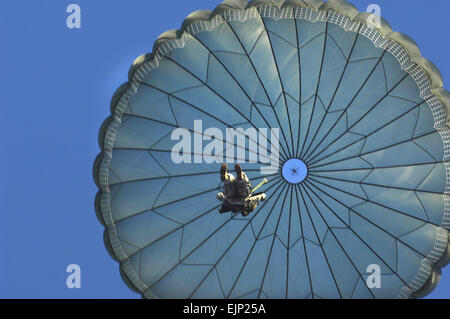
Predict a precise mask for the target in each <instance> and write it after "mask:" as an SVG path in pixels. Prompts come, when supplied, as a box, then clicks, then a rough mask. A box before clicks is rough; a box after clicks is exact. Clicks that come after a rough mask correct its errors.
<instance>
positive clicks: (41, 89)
mask: <svg viewBox="0 0 450 319" xmlns="http://www.w3.org/2000/svg"><path fill="white" fill-rule="evenodd" d="M70 3H76V4H78V5H80V7H81V10H82V11H81V15H82V16H81V18H82V28H81V29H79V30H75V29H68V28H67V27H66V18H67V15H68V14H67V13H66V7H67V6H68V5H69V4H70ZM218 3H219V1H212V0H190V1H181V0H180V1H150V0H127V1H125V0H120V1H119V0H115V1H106V0H104V1H99V0H98V1H92V0H91V1H88V0H71V1H65V0H38V1H36V0H35V1H33V0H26V1H24V0H3V1H1V2H0V43H2V46H1V49H0V67H1V68H0V70H1V73H0V81H1V83H0V87H1V88H2V90H1V91H0V98H1V103H0V105H1V106H0V108H1V110H2V114H1V116H0V134H1V157H0V169H1V182H0V214H1V217H2V222H1V223H0V243H1V244H0V298H139V296H138V295H136V294H135V293H133V292H132V291H131V290H129V289H128V288H127V287H126V286H125V284H124V283H123V282H122V280H121V278H120V276H119V271H118V264H117V263H116V262H115V261H113V260H112V259H111V258H110V257H109V255H108V254H107V252H106V250H105V248H104V246H103V239H102V234H103V227H102V226H101V224H100V223H99V222H98V221H97V219H96V217H95V213H94V208H93V202H94V197H95V194H96V191H97V188H96V186H95V185H94V182H93V180H92V164H93V161H94V159H95V157H96V155H97V154H98V152H99V148H98V143H97V134H98V130H99V127H100V125H101V123H102V122H103V120H104V119H105V118H106V117H107V116H108V114H109V101H110V98H111V96H112V94H113V93H114V91H115V89H116V88H117V87H118V86H119V85H120V84H122V83H123V82H125V81H126V80H127V74H128V69H129V66H130V65H131V63H132V62H133V61H134V59H135V58H136V57H138V56H139V55H141V54H143V53H147V52H150V51H151V50H152V47H153V42H154V40H155V39H156V38H157V37H158V35H159V34H161V33H162V32H164V31H166V30H169V29H176V28H179V27H180V25H181V23H182V21H183V19H184V18H185V17H186V16H187V15H188V14H189V13H191V12H192V11H195V10H199V9H213V8H214V7H215V6H216V5H217V4H218ZM353 3H354V4H355V5H356V6H357V7H358V8H359V9H360V10H364V9H365V8H366V7H367V6H368V5H369V4H370V3H377V4H378V5H380V6H381V9H382V15H383V17H384V18H385V19H387V20H388V21H389V22H390V23H391V25H392V27H393V29H394V30H396V31H399V32H402V33H405V34H407V35H409V36H410V37H412V38H413V39H414V40H415V41H416V42H417V44H418V45H419V48H420V49H421V52H422V55H423V56H425V57H427V58H428V59H430V60H431V61H433V62H434V63H435V64H436V65H437V66H438V67H439V69H440V70H441V72H442V75H443V78H444V86H445V87H446V88H447V89H449V86H448V83H449V79H450V68H449V66H450V62H449V58H448V52H449V50H450V47H449V46H450V41H449V34H448V32H449V31H450V20H448V12H449V10H450V1H447V0H428V1H423V0H417V1H416V0H396V1H392V0H353ZM73 263H75V264H79V265H80V266H81V271H82V274H81V275H82V283H81V284H82V286H81V289H68V288H67V287H66V277H67V275H68V274H67V273H66V271H65V270H66V266H67V265H69V264H73ZM429 297H434V298H450V267H447V268H446V269H444V270H443V274H442V279H441V282H440V284H439V286H438V287H437V289H436V290H435V291H434V292H433V293H432V294H431V295H430V296H429Z"/></svg>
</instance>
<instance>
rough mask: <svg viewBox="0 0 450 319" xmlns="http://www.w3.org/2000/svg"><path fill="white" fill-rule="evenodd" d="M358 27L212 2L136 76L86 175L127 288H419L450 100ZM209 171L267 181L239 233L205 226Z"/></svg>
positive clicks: (288, 292)
mask: <svg viewBox="0 0 450 319" xmlns="http://www.w3.org/2000/svg"><path fill="white" fill-rule="evenodd" d="M366 18H367V16H366V15H365V14H359V13H358V12H357V10H356V9H355V8H354V7H353V6H351V5H350V4H349V3H347V2H345V1H330V2H324V3H322V2H321V1H312V0H311V1H278V2H277V1H253V2H250V3H247V2H246V1H236V0H233V1H226V2H224V3H223V4H221V5H220V6H219V7H217V8H216V10H215V11H214V12H213V13H211V12H207V11H199V12H196V13H193V14H192V15H190V16H189V17H188V18H187V19H186V20H185V22H184V23H183V27H182V29H181V30H178V31H169V32H167V33H165V34H163V35H161V37H160V38H159V39H158V40H157V41H156V43H155V46H154V51H153V53H152V54H148V55H144V56H142V57H140V58H138V59H137V60H136V62H135V64H134V65H133V67H132V69H131V71H130V81H129V82H127V83H126V84H125V85H124V86H122V87H121V88H120V89H119V90H118V91H117V93H116V94H115V96H114V98H113V101H112V116H111V117H110V118H108V119H107V120H106V121H105V123H104V125H103V126H102V129H101V131H100V144H101V147H102V153H101V154H100V155H99V157H98V158H97V160H96V163H95V167H94V175H95V178H96V182H97V184H98V186H99V188H100V191H99V193H98V196H97V198H96V209H97V215H98V217H99V219H100V221H101V222H102V223H103V224H104V226H105V244H106V247H107V249H108V250H109V252H110V253H111V255H112V256H113V258H115V259H116V260H117V261H119V262H120V264H121V268H120V269H121V274H122V277H123V278H124V280H125V282H126V283H127V284H128V285H129V286H130V288H132V289H133V290H135V291H136V292H138V293H140V294H142V295H143V296H144V297H148V298H153V297H160V298H394V297H400V298H408V297H421V296H423V295H426V294H427V293H428V292H429V291H431V290H432V289H433V288H434V287H435V285H436V284H437V282H438V280H439V276H440V267H443V266H444V265H446V264H447V262H448V260H449V259H448V258H449V257H448V256H449V248H448V247H449V233H448V229H449V227H450V212H449V208H448V194H447V191H448V190H447V188H446V187H447V186H446V183H447V179H446V175H447V168H446V165H447V158H448V151H449V144H448V142H449V141H448V136H449V129H448V128H447V126H446V122H445V121H446V116H447V113H446V111H447V109H446V108H447V107H448V106H449V105H448V101H449V95H448V92H447V91H445V90H444V89H442V80H441V79H440V75H439V71H438V70H437V69H436V67H435V66H434V65H433V64H432V63H431V62H429V61H428V60H426V59H424V58H422V57H420V54H419V51H418V49H417V47H416V45H415V44H414V42H413V41H412V40H411V39H409V38H408V37H406V36H404V35H402V34H399V33H396V32H392V30H391V29H390V27H389V25H388V24H387V22H385V21H384V20H382V21H381V25H379V26H378V27H377V26H372V25H370V24H368V23H367V19H366ZM230 129H235V130H237V129H240V132H245V134H247V135H245V134H244V137H245V138H246V143H244V144H241V145H237V146H236V145H235V143H234V141H235V140H234V139H232V142H231V143H230V140H229V139H228V138H227V137H228V135H227V134H228V130H230ZM276 129H278V134H276ZM177 137H178V138H180V137H183V138H184V139H185V144H184V146H183V151H184V153H183V158H182V159H181V158H174V152H173V150H174V147H176V144H177V141H176V140H175V139H176V138H177ZM237 139H238V138H237ZM274 140H275V141H276V142H277V141H279V143H274ZM211 141H214V143H211ZM255 145H256V146H257V147H256V146H255ZM208 147H209V148H210V149H209V153H208V151H207V149H208ZM213 148H214V151H212V149H213ZM187 149H188V150H187ZM179 150H181V148H180V149H179ZM205 152H206V153H208V154H210V155H209V156H207V155H205ZM178 155H179V154H178ZM222 162H227V163H229V164H230V165H229V167H230V170H231V168H232V167H233V166H232V165H231V163H235V162H240V163H241V166H242V168H243V170H244V171H245V173H246V174H247V175H248V177H249V179H250V181H251V183H252V184H254V185H253V186H255V185H257V184H258V183H259V182H260V181H261V180H262V179H263V178H267V179H268V183H267V184H265V185H264V186H262V187H261V188H260V190H259V191H262V192H264V193H266V195H267V198H266V200H265V201H264V202H262V203H260V205H259V207H258V208H257V209H256V210H255V211H254V212H252V213H251V214H250V215H248V216H247V217H242V216H241V215H240V214H232V213H229V214H219V208H220V205H221V203H220V202H219V201H218V200H217V198H216V194H217V193H218V192H219V191H221V187H222V184H221V181H220V175H219V169H220V165H221V163H222ZM270 165H271V167H272V170H271V171H270V172H269V173H268V171H265V172H264V171H263V170H262V169H261V168H262V167H266V168H267V167H268V166H270ZM230 173H234V172H233V171H232V170H231V171H230Z"/></svg>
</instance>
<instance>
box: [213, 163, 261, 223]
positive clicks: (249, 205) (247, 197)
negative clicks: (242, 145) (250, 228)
mask: <svg viewBox="0 0 450 319" xmlns="http://www.w3.org/2000/svg"><path fill="white" fill-rule="evenodd" d="M235 170H236V178H235V177H234V176H233V175H232V174H229V173H228V168H227V164H222V166H221V168H220V179H221V180H222V182H223V183H224V185H223V192H220V193H218V194H217V199H218V200H220V201H221V202H222V207H221V208H220V210H219V213H221V214H223V213H227V212H230V211H231V212H233V213H238V212H239V213H241V214H242V216H244V217H245V216H247V215H248V214H250V213H251V212H252V211H254V210H255V209H256V207H258V205H259V203H260V202H261V201H264V200H265V199H266V194H264V193H255V191H256V190H257V189H258V188H259V187H261V186H262V185H264V184H265V183H267V179H264V181H263V182H261V183H260V184H259V185H258V186H257V187H255V188H254V189H252V185H251V183H250V180H249V179H248V177H247V175H246V174H245V173H244V172H243V171H242V168H241V166H240V165H239V164H236V165H235Z"/></svg>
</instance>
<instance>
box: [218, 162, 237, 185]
mask: <svg viewBox="0 0 450 319" xmlns="http://www.w3.org/2000/svg"><path fill="white" fill-rule="evenodd" d="M220 180H221V181H222V182H225V181H227V182H233V181H234V176H233V175H231V174H229V173H228V169H227V164H225V163H223V164H222V166H221V167H220Z"/></svg>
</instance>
